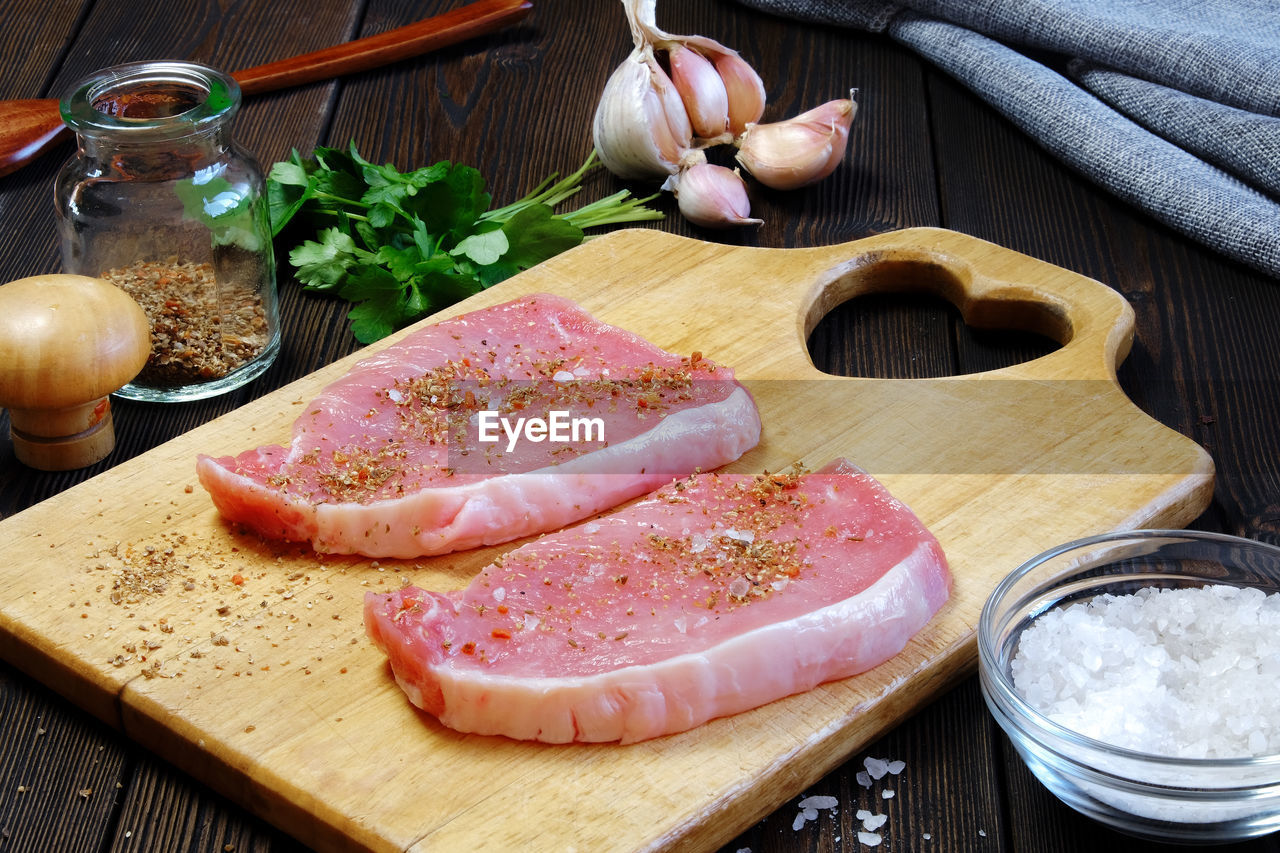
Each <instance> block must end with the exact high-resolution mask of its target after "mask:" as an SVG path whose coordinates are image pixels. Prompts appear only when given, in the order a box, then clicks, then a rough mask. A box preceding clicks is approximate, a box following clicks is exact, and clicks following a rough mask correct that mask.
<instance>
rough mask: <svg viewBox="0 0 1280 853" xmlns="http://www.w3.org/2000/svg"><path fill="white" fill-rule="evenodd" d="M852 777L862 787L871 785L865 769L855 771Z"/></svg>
mask: <svg viewBox="0 0 1280 853" xmlns="http://www.w3.org/2000/svg"><path fill="white" fill-rule="evenodd" d="M853 778H854V781H856V782H857V783H858V784H859V785H861V786H862V787H864V788H870V787H871V776H870V775H868V774H867V771H865V770H859V771H858V772H857V773H855V774H854V776H853Z"/></svg>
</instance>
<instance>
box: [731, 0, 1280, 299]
mask: <svg viewBox="0 0 1280 853" xmlns="http://www.w3.org/2000/svg"><path fill="white" fill-rule="evenodd" d="M739 2H741V3H743V4H744V5H747V6H751V7H753V8H757V9H761V10H763V11H767V12H771V13H773V14H777V15H781V16H786V17H793V18H798V19H803V20H807V21H813V22H819V23H823V24H836V25H841V26H848V27H857V28H860V29H864V30H868V31H871V32H884V33H887V34H888V35H889V36H890V37H891V38H893V39H895V40H896V41H899V42H901V43H902V44H905V45H907V46H909V47H911V48H912V49H913V50H915V51H916V52H917V53H919V54H920V55H921V56H923V57H925V58H926V59H928V60H929V61H930V62H932V63H933V64H935V65H937V66H938V67H939V68H941V69H942V70H943V71H945V72H946V73H948V74H950V75H951V76H953V77H955V78H956V79H957V80H959V81H960V82H961V83H963V84H964V85H966V86H968V87H969V88H970V89H972V90H973V91H974V92H975V93H976V94H978V95H979V96H980V97H981V98H983V100H985V101H987V103H989V104H991V105H992V106H993V107H994V108H995V109H997V110H999V111H1000V112H1001V113H1002V114H1004V115H1005V116H1006V117H1007V118H1009V119H1010V120H1011V121H1012V122H1014V124H1016V125H1017V126H1018V127H1020V128H1021V129H1022V130H1023V131H1025V132H1026V133H1028V134H1029V135H1031V136H1032V137H1033V138H1034V139H1036V140H1037V141H1038V142H1039V144H1040V145H1041V146H1043V147H1044V148H1045V149H1046V150H1048V151H1049V152H1051V153H1052V154H1054V155H1055V156H1056V157H1058V158H1060V159H1061V160H1062V161H1064V162H1066V163H1068V164H1069V165H1071V166H1072V167H1073V168H1075V169H1076V170H1078V171H1079V172H1081V173H1083V174H1084V175H1086V176H1087V177H1089V178H1090V179H1092V180H1093V181H1095V182H1097V183H1098V184H1099V185H1101V186H1103V187H1105V188H1106V189H1107V190H1109V191H1110V192H1112V193H1113V194H1115V195H1116V196H1118V197H1119V198H1122V199H1124V200H1125V201H1127V202H1129V203H1131V204H1133V205H1135V206H1137V207H1140V208H1142V209H1143V210H1145V211H1147V212H1148V213H1150V214H1151V215H1152V216H1153V217H1155V218H1156V219H1158V220H1160V221H1161V222H1164V223H1166V224H1167V225H1169V226H1171V227H1173V228H1175V229H1177V230H1178V231H1180V232H1182V233H1183V234H1185V235H1187V236H1188V237H1191V238H1193V239H1195V240H1197V241H1199V242H1201V243H1203V244H1205V245H1207V246H1210V247H1212V248H1214V249H1216V250H1218V251H1221V252H1222V253H1223V254H1225V255H1228V256H1230V257H1232V258H1235V259H1236V260H1239V261H1242V262H1244V263H1246V264H1249V265H1250V266H1253V267H1255V268H1257V269H1259V270H1262V271H1263V272H1266V273H1269V274H1270V275H1273V276H1280V3H1277V2H1276V0H1106V2H1100V0H900V2H893V3H891V2H884V0H739ZM1032 53H1035V54H1036V55H1037V57H1038V58H1033V57H1032V56H1031V55H1030V54H1032ZM1046 53H1047V54H1048V56H1047V57H1046V56H1045V54H1046ZM1041 58H1044V59H1046V61H1040V59H1041ZM1055 59H1061V60H1062V61H1061V62H1060V63H1059V64H1058V68H1057V69H1055V68H1052V67H1050V65H1049V64H1047V63H1048V62H1053V61H1054V60H1055Z"/></svg>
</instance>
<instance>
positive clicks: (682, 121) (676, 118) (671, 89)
mask: <svg viewBox="0 0 1280 853" xmlns="http://www.w3.org/2000/svg"><path fill="white" fill-rule="evenodd" d="M649 71H650V73H651V74H652V75H653V81H652V86H653V90H654V91H655V92H657V93H658V97H659V98H661V99H662V109H663V112H664V113H665V115H666V119H667V125H668V126H669V128H670V130H671V135H672V137H673V138H674V139H675V140H676V141H677V142H679V143H680V146H681V148H683V149H686V150H687V149H689V148H692V147H693V125H692V124H691V123H690V122H689V113H688V112H687V111H686V110H685V108H684V100H683V99H682V98H681V97H680V92H679V91H677V90H676V85H675V83H673V82H671V78H670V77H668V76H667V72H665V71H663V70H662V66H661V65H659V64H658V61H657V60H656V59H655V60H654V61H653V62H652V63H650V67H649ZM676 159H679V158H678V157H677V158H676Z"/></svg>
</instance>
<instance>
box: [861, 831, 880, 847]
mask: <svg viewBox="0 0 1280 853" xmlns="http://www.w3.org/2000/svg"><path fill="white" fill-rule="evenodd" d="M858 841H860V842H862V843H863V844H865V845H867V846H868V847H879V846H880V841H881V838H880V836H879V835H877V834H876V833H874V832H862V831H861V830H860V831H859V832H858Z"/></svg>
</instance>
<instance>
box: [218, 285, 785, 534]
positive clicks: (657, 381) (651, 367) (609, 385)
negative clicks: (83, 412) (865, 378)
mask: <svg viewBox="0 0 1280 853" xmlns="http://www.w3.org/2000/svg"><path fill="white" fill-rule="evenodd" d="M300 411H301V412H302V414H301V415H300V416H299V417H298V418H297V420H296V422H295V423H294V427H293V440H292V442H291V443H290V444H289V446H288V447H280V446H266V447H259V448H257V449H254V450H249V451H247V452H245V453H242V454H240V455H239V456H235V457H232V456H224V457H221V458H213V457H210V456H201V457H200V458H199V460H198V462H197V472H198V474H199V478H200V482H201V484H202V485H203V486H204V487H205V488H206V489H207V490H208V492H209V494H210V495H211V496H212V498H213V502H214V504H215V505H216V506H217V508H218V510H219V512H220V513H221V514H222V515H223V516H224V517H225V518H226V519H228V520H230V521H233V522H237V523H240V524H243V525H246V526H248V527H250V528H252V529H254V530H256V531H258V532H259V533H261V534H263V535H265V536H268V537H273V538H283V539H287V540H292V541H304V542H310V543H311V544H312V545H313V546H314V548H315V549H316V550H317V551H321V552H329V553H355V554H363V555H366V556H370V557H401V558H412V557H418V556H424V555H433V554H441V553H446V552H449V551H456V550H461V549H466V548H474V547H477V546H481V545H491V544H495V543H498V542H505V541H509V540H512V539H516V538H519V537H522V536H528V535H531V534H535V533H541V532H544V531H547V530H553V529H556V528H559V527H562V526H564V525H565V524H569V523H572V522H574V521H577V520H580V519H582V518H586V517H587V516H590V515H592V514H595V513H597V512H600V511H602V510H605V509H608V508H610V507H613V506H616V505H617V504H619V503H622V502H623V501H626V500H628V499H630V498H633V497H635V496H637V495H641V494H645V493H647V492H649V491H651V490H653V489H655V488H657V487H658V486H659V485H661V484H662V483H665V482H669V481H671V480H672V479H673V478H675V477H680V476H684V475H686V474H689V473H692V472H694V471H697V470H711V469H715V468H718V467H720V466H722V465H725V464H726V463H728V462H731V461H733V460H735V459H737V458H738V457H739V456H741V455H742V454H743V453H745V452H746V451H747V450H749V449H750V448H751V447H753V446H755V444H756V443H757V442H758V441H759V438H760V418H759V414H758V412H757V411H756V407H755V403H754V401H753V400H752V399H751V395H750V394H749V393H748V392H747V390H746V389H745V388H744V387H743V386H742V385H741V384H740V383H738V382H737V381H735V380H734V378H733V371H731V370H730V369H728V368H726V367H721V366H718V365H716V364H714V363H712V362H711V361H710V360H708V359H705V358H702V357H701V355H700V354H699V353H696V352H695V353H692V354H691V355H689V356H684V357H682V356H679V355H675V354H672V353H669V352H666V351H665V350H662V349H660V348H658V347H657V346H654V345H653V344H652V343H650V342H648V341H646V340H644V339H643V338H641V337H639V336H637V335H635V334H633V333H631V332H628V331H626V330H624V329H620V328H618V327H616V326H611V325H608V324H605V323H603V322H600V321H599V320H597V319H595V318H594V317H592V316H591V315H590V314H588V313H587V312H586V311H584V310H583V309H582V308H581V307H579V306H578V305H576V304H575V303H573V302H571V301H570V300H567V299H564V298H561V297H558V296H553V295H549V294H535V295H531V296H526V297H522V298H520V299H516V300H513V301H510V302H507V303H504V304H501V305H497V306H494V307H491V308H484V309H480V310H477V311H473V312H471V313H468V314H463V315H461V316H457V317H453V318H451V319H447V320H442V321H440V322H437V323H434V324H430V325H427V326H424V327H423V328H421V329H419V330H417V331H415V332H414V333H412V334H410V335H408V336H407V337H405V338H404V339H403V340H402V341H400V342H398V343H397V344H395V345H393V346H390V347H388V348H386V349H383V350H381V351H380V352H378V353H376V354H374V355H371V356H369V357H368V358H365V359H363V360H361V361H360V362H359V363H357V364H356V365H355V366H354V367H353V368H352V369H351V371H350V372H348V373H347V374H346V375H345V376H343V377H342V378H340V379H338V380H337V381H335V382H333V383H332V384H330V385H329V386H328V387H326V388H325V389H324V390H323V391H322V392H321V394H320V395H319V396H318V397H317V398H316V399H314V400H312V401H311V402H309V403H307V404H305V405H304V406H303V407H302V408H301V409H300Z"/></svg>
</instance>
